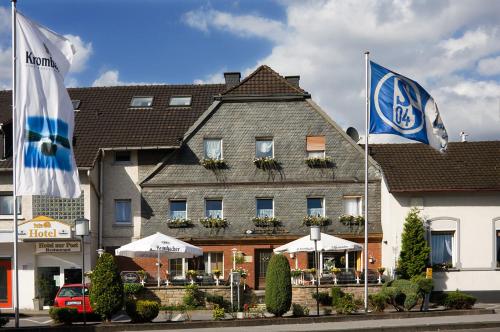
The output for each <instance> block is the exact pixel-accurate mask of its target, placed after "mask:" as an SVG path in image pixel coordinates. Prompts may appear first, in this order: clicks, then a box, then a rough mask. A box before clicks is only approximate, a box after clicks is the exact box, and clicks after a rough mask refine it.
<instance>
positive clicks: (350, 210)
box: [344, 197, 363, 216]
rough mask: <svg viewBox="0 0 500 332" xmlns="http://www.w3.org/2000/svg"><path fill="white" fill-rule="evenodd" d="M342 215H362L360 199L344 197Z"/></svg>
mask: <svg viewBox="0 0 500 332" xmlns="http://www.w3.org/2000/svg"><path fill="white" fill-rule="evenodd" d="M344 214H349V215H351V216H361V215H362V214H363V211H362V205H361V197H344Z"/></svg>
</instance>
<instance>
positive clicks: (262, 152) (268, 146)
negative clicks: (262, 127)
mask: <svg viewBox="0 0 500 332" xmlns="http://www.w3.org/2000/svg"><path fill="white" fill-rule="evenodd" d="M273 157H274V144H273V140H272V139H270V138H257V139H255V158H273Z"/></svg>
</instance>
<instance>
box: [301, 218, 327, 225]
mask: <svg viewBox="0 0 500 332" xmlns="http://www.w3.org/2000/svg"><path fill="white" fill-rule="evenodd" d="M329 223H330V219H329V218H328V217H324V216H305V217H304V220H303V221H302V225H303V226H307V227H310V226H326V225H328V224H329Z"/></svg>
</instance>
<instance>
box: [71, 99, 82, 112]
mask: <svg viewBox="0 0 500 332" xmlns="http://www.w3.org/2000/svg"><path fill="white" fill-rule="evenodd" d="M71 104H73V110H75V111H76V110H78V108H79V107H80V101H79V100H77V99H72V100H71Z"/></svg>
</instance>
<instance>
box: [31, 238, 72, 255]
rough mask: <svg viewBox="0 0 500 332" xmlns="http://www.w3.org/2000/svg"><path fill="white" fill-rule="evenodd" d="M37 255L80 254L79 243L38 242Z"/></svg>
mask: <svg viewBox="0 0 500 332" xmlns="http://www.w3.org/2000/svg"><path fill="white" fill-rule="evenodd" d="M35 248H36V253H37V254H42V253H59V252H80V242H79V241H64V242H56V241H53V242H37V243H36V246H35Z"/></svg>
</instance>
